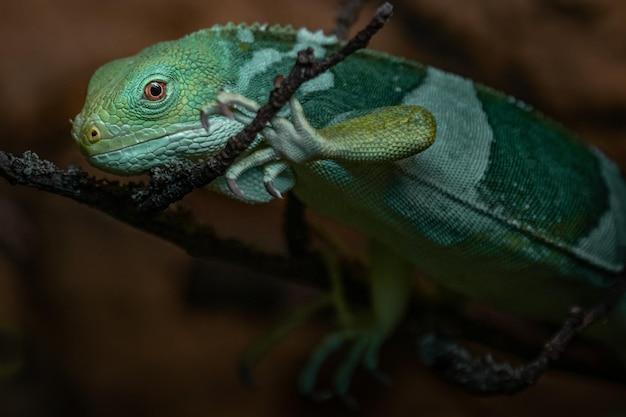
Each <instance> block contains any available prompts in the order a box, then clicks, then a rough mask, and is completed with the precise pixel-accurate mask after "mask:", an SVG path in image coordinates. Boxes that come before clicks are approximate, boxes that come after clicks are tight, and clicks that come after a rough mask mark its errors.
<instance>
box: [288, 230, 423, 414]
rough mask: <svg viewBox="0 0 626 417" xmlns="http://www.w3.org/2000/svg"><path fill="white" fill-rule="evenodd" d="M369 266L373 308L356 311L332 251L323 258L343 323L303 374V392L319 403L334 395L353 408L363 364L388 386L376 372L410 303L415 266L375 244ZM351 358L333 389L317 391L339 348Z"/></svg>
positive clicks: (301, 389) (341, 366)
mask: <svg viewBox="0 0 626 417" xmlns="http://www.w3.org/2000/svg"><path fill="white" fill-rule="evenodd" d="M370 252H371V253H370V258H369V261H370V264H369V270H368V273H369V290H370V299H371V300H370V304H371V305H370V308H369V310H368V311H360V312H354V311H352V310H351V309H350V308H349V306H348V303H347V302H346V300H345V297H344V294H343V286H342V283H341V273H340V268H339V265H338V262H336V259H335V260H333V256H332V255H331V254H329V253H328V252H326V253H324V254H325V260H326V263H327V265H328V267H329V272H330V274H329V275H330V278H331V282H332V285H333V291H332V294H331V297H332V299H333V302H334V306H335V310H336V312H337V316H338V319H339V327H340V328H339V329H338V330H336V331H334V332H332V333H331V334H329V335H328V336H327V337H326V338H325V339H324V341H323V342H322V343H321V344H320V345H319V346H317V348H316V349H315V350H314V352H313V354H312V355H311V358H310V360H309V363H308V365H307V366H306V367H305V369H304V370H303V372H302V373H301V376H300V380H299V388H300V391H301V392H302V393H303V394H304V395H306V396H309V397H312V398H315V399H324V398H327V397H331V396H332V395H336V396H338V397H339V398H341V399H342V400H344V402H346V403H347V404H348V405H354V404H355V402H354V400H353V399H352V398H351V397H350V395H349V393H348V390H349V387H350V384H351V382H352V378H353V375H354V373H355V371H356V369H357V368H358V367H359V366H363V368H364V369H366V370H367V371H369V372H370V373H371V374H372V375H374V376H376V377H377V378H378V379H380V380H383V382H386V378H384V377H382V376H381V373H380V372H379V370H378V358H379V353H380V349H381V347H382V345H383V343H384V342H385V340H387V339H388V338H389V336H390V335H391V333H392V332H393V331H394V330H395V327H396V325H397V323H398V322H399V321H400V319H401V318H402V316H403V314H404V312H405V308H406V306H407V304H408V299H409V294H410V282H411V277H412V273H413V267H412V265H411V264H410V263H408V262H407V261H406V260H404V259H402V258H400V257H399V256H398V255H397V254H395V253H394V252H392V251H391V250H390V249H388V248H387V247H385V246H384V245H381V244H379V243H377V242H372V243H371V248H370ZM343 346H346V347H347V348H348V351H347V354H346V357H345V359H344V360H343V362H342V363H341V365H340V366H339V368H338V369H337V371H336V372H335V373H334V376H333V381H332V390H330V391H328V390H321V391H319V390H316V389H315V385H316V382H317V378H318V373H319V371H320V368H321V367H322V365H323V364H324V363H325V362H326V360H327V359H328V358H329V357H330V355H331V354H333V353H334V352H335V351H337V350H339V349H340V348H341V347H343Z"/></svg>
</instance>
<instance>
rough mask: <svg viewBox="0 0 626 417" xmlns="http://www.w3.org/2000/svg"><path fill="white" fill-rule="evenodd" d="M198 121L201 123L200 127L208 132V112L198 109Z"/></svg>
mask: <svg viewBox="0 0 626 417" xmlns="http://www.w3.org/2000/svg"><path fill="white" fill-rule="evenodd" d="M200 122H201V123H202V127H204V130H206V132H207V133H209V114H208V113H206V112H205V111H204V110H200Z"/></svg>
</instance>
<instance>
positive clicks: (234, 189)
mask: <svg viewBox="0 0 626 417" xmlns="http://www.w3.org/2000/svg"><path fill="white" fill-rule="evenodd" d="M226 185H227V186H228V189H229V190H230V192H231V193H233V194H235V195H236V196H237V197H240V198H245V197H246V195H245V194H244V193H243V191H241V188H239V185H237V180H236V179H235V178H226Z"/></svg>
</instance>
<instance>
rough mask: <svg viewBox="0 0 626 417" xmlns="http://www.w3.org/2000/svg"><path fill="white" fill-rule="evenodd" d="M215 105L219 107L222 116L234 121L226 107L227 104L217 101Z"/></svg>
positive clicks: (228, 108) (231, 113)
mask: <svg viewBox="0 0 626 417" xmlns="http://www.w3.org/2000/svg"><path fill="white" fill-rule="evenodd" d="M217 103H218V105H219V107H220V111H221V112H222V115H224V116H226V117H228V118H229V119H230V120H235V116H234V115H233V112H232V111H231V109H230V107H228V104H226V103H222V102H221V101H218V102H217Z"/></svg>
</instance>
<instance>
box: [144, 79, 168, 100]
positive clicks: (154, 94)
mask: <svg viewBox="0 0 626 417" xmlns="http://www.w3.org/2000/svg"><path fill="white" fill-rule="evenodd" d="M166 86H167V84H166V83H165V82H163V81H150V82H149V83H148V84H146V86H145V87H144V88H143V96H144V98H146V99H148V100H150V101H159V100H161V99H163V97H165V91H166V90H167V89H166Z"/></svg>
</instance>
